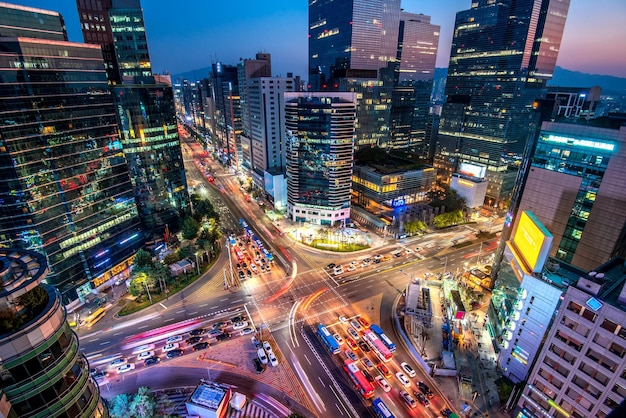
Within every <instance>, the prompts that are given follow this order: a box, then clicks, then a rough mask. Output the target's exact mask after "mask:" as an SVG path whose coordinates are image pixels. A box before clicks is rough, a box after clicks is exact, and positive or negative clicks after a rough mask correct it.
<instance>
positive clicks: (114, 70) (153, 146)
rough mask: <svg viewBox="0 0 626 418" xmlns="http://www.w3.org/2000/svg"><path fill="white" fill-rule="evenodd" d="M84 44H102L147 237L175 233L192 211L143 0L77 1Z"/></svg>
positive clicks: (169, 94)
mask: <svg viewBox="0 0 626 418" xmlns="http://www.w3.org/2000/svg"><path fill="white" fill-rule="evenodd" d="M76 3H77V6H78V14H79V18H80V22H81V25H82V30H83V36H84V38H85V42H87V43H89V44H96V45H100V47H101V48H102V53H103V55H104V56H105V62H106V66H107V76H108V77H109V84H110V85H111V86H112V89H113V93H114V94H113V97H114V99H115V105H116V108H117V119H118V123H119V125H120V133H121V142H122V145H123V148H124V154H125V155H126V159H127V160H128V164H129V171H130V174H131V180H132V184H133V190H134V195H135V200H136V202H137V206H138V208H139V215H140V218H141V221H142V224H143V227H144V230H145V231H146V233H147V234H148V235H151V237H149V238H158V237H162V236H163V233H164V231H165V228H166V227H167V228H169V230H170V231H171V232H176V231H178V230H179V228H180V218H182V217H184V216H186V215H187V214H188V213H189V211H190V205H189V195H188V190H187V180H186V176H185V171H184V166H183V159H182V153H181V149H180V139H179V137H178V129H177V124H176V111H175V106H174V99H173V91H172V87H171V85H170V84H163V83H157V82H156V81H155V77H154V76H153V75H152V67H151V63H150V55H149V53H148V42H147V37H146V28H145V24H144V18H143V12H142V10H141V4H140V1H139V0H99V1H98V2H92V1H85V0H77V2H76Z"/></svg>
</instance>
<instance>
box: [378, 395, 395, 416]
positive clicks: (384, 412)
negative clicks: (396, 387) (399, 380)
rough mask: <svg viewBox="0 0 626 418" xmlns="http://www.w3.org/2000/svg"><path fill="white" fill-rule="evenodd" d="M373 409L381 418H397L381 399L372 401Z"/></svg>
mask: <svg viewBox="0 0 626 418" xmlns="http://www.w3.org/2000/svg"><path fill="white" fill-rule="evenodd" d="M372 409H373V410H374V413H375V414H376V416H377V417H379V418H395V417H396V416H395V415H394V414H392V413H391V411H390V410H389V408H387V405H385V403H384V402H383V401H382V399H380V398H376V399H374V400H373V401H372Z"/></svg>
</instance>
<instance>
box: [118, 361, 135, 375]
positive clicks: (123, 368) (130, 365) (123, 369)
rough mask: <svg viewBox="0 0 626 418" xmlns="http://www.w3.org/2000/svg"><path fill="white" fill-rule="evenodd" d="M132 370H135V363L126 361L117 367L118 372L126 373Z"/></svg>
mask: <svg viewBox="0 0 626 418" xmlns="http://www.w3.org/2000/svg"><path fill="white" fill-rule="evenodd" d="M131 370H135V365H134V364H133V363H126V364H123V365H121V366H120V367H118V368H117V374H122V373H126V372H129V371H131Z"/></svg>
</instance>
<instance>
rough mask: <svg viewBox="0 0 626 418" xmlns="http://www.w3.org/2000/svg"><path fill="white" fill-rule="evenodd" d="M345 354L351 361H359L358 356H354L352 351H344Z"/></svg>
mask: <svg viewBox="0 0 626 418" xmlns="http://www.w3.org/2000/svg"><path fill="white" fill-rule="evenodd" d="M343 354H345V355H346V357H348V358H349V359H350V360H352V361H357V360H358V359H359V358H358V357H357V356H356V354H354V352H352V351H350V350H344V352H343Z"/></svg>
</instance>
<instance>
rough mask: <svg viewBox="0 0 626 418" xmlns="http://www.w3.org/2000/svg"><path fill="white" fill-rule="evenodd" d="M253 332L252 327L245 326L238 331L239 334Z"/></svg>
mask: <svg viewBox="0 0 626 418" xmlns="http://www.w3.org/2000/svg"><path fill="white" fill-rule="evenodd" d="M253 332H254V329H253V328H250V327H247V328H244V329H242V330H241V331H239V335H247V334H252V333H253Z"/></svg>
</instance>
